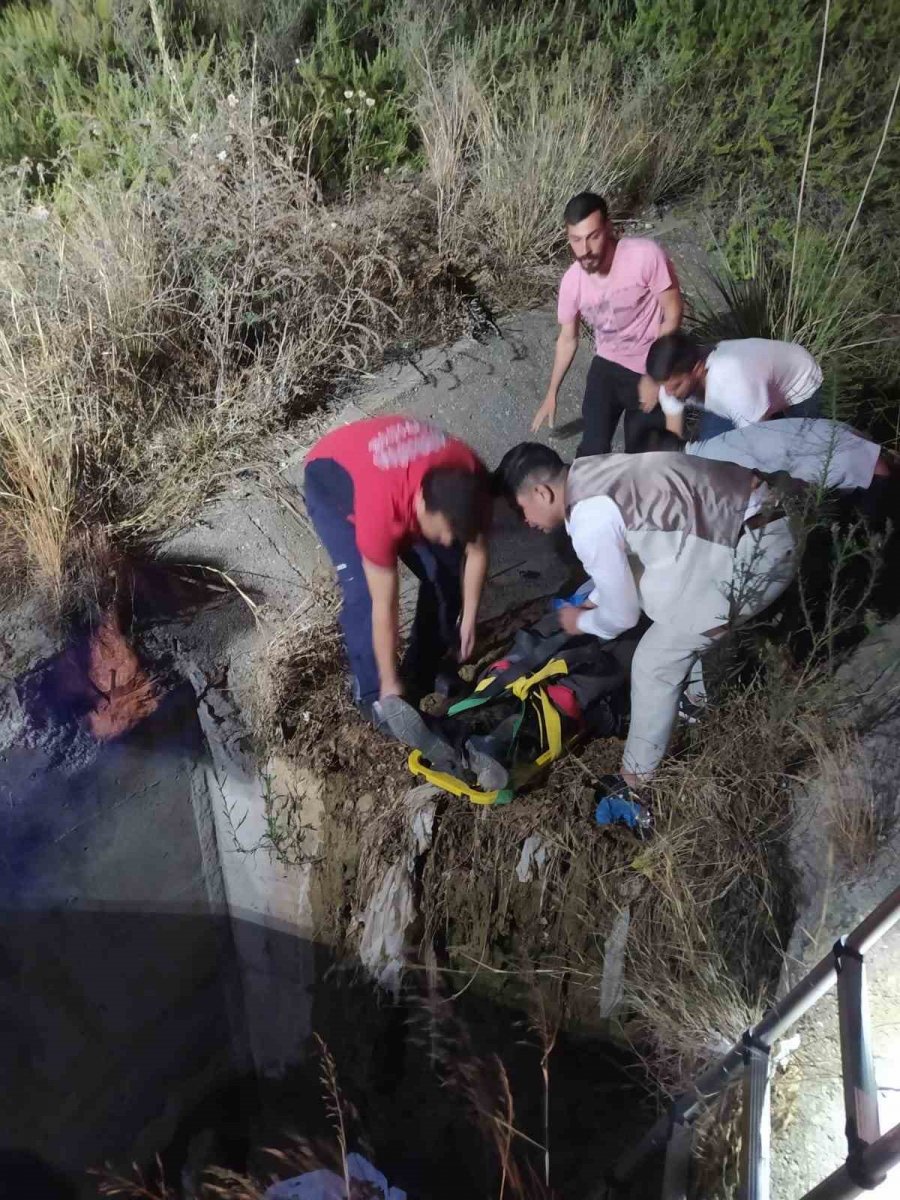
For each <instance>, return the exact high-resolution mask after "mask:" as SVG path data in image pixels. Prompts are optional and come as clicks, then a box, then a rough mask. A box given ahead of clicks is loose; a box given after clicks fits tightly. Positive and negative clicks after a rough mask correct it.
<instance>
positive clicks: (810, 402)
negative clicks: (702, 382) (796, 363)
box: [697, 388, 822, 442]
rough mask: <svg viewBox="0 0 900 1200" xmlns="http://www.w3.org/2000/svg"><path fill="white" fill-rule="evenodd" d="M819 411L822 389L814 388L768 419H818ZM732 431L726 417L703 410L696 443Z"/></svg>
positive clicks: (732, 426) (820, 408)
mask: <svg viewBox="0 0 900 1200" xmlns="http://www.w3.org/2000/svg"><path fill="white" fill-rule="evenodd" d="M821 411H822V389H821V388H816V390H815V391H814V392H813V394H812V395H811V396H807V397H806V399H805V400H802V401H801V402H800V403H799V404H792V405H791V406H790V407H789V408H786V409H784V410H783V411H782V412H780V413H776V415H775V416H774V417H770V418H769V419H770V420H772V421H777V420H779V419H780V418H781V417H792V418H795V419H802V418H804V417H818V416H820V414H821ZM732 429H734V423H733V422H732V421H729V419H728V418H727V417H720V416H719V414H718V413H714V412H710V411H709V410H708V409H705V408H704V410H703V414H702V416H701V417H700V424H699V426H698V427H697V441H698V442H705V441H708V440H709V439H710V438H714V437H718V436H719V434H720V433H728V432H729V431H730V430H732Z"/></svg>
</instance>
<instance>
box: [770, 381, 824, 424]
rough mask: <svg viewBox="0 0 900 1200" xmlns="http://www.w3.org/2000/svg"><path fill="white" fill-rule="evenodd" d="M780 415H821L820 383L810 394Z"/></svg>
mask: <svg viewBox="0 0 900 1200" xmlns="http://www.w3.org/2000/svg"><path fill="white" fill-rule="evenodd" d="M781 415H782V416H784V417H820V416H821V415H822V388H821V385H820V386H819V387H817V388H816V390H815V391H814V392H813V394H812V395H811V396H807V397H806V399H805V400H801V402H800V403H799V404H792V405H791V407H790V408H786V409H785V410H784V412H783V413H782V414H781ZM829 415H830V414H829Z"/></svg>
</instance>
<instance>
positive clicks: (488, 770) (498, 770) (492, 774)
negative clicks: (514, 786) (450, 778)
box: [466, 736, 509, 792]
mask: <svg viewBox="0 0 900 1200" xmlns="http://www.w3.org/2000/svg"><path fill="white" fill-rule="evenodd" d="M498 753H502V747H500V746H498V745H497V744H496V743H495V739H494V738H492V737H490V736H487V737H470V738H469V739H468V741H467V742H466V762H467V763H468V764H469V770H470V771H472V772H473V773H474V775H475V778H476V782H477V783H478V786H479V787H480V788H481V789H482V790H483V791H485V792H499V791H502V790H503V788H505V787H506V785H507V784H508V783H509V771H507V769H506V767H504V765H503V763H502V762H500V761H498V758H497V757H496V756H497V754H498Z"/></svg>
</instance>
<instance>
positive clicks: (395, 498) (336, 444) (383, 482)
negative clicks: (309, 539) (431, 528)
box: [306, 416, 486, 567]
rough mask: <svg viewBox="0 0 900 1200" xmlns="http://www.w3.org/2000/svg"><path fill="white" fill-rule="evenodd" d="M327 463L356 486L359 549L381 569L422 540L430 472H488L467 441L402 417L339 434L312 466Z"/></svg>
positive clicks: (319, 450)
mask: <svg viewBox="0 0 900 1200" xmlns="http://www.w3.org/2000/svg"><path fill="white" fill-rule="evenodd" d="M321 458H330V459H332V460H333V461H334V462H336V463H338V464H339V465H340V466H342V467H343V468H344V470H345V471H346V472H347V474H348V475H349V476H350V478H351V480H352V481H353V512H352V514H351V518H350V519H351V520H352V522H353V524H354V525H355V526H356V544H357V546H358V548H359V552H360V554H361V555H362V556H363V558H366V559H368V560H369V562H372V563H375V564H376V566H379V567H392V566H394V564H395V563H396V561H397V555H398V554H399V553H400V551H401V550H402V549H404V548H405V547H406V546H408V545H409V544H410V543H411V542H414V541H416V540H417V539H418V538H421V536H422V531H421V529H420V528H419V522H418V520H417V519H416V514H415V500H416V493H417V492H418V490H419V488H420V487H421V486H422V480H423V479H424V478H425V475H426V474H427V473H428V472H429V471H430V470H432V469H433V468H435V467H456V468H457V469H459V470H463V471H470V472H473V473H474V472H485V467H484V464H483V463H482V462H481V460H480V459H479V458H478V456H477V455H476V454H475V452H474V451H473V450H471V449H470V448H469V447H468V446H467V445H466V444H465V442H461V441H459V440H457V439H456V438H453V437H450V436H449V434H446V433H445V432H444V431H443V430H442V429H440V428H439V427H438V426H437V425H432V424H431V423H430V422H428V421H419V420H416V419H415V418H412V417H402V416H390V417H371V418H369V419H368V420H365V421H354V422H352V423H351V424H349V425H343V426H341V427H340V428H338V429H333V430H332V431H331V432H330V433H326V435H325V436H324V437H323V438H321V439H320V440H319V441H318V442H316V444H315V446H313V448H312V449H311V450H310V452H309V454H308V455H307V456H306V461H307V462H308V463H309V462H313V461H314V460H315V459H321ZM485 473H486V472H485Z"/></svg>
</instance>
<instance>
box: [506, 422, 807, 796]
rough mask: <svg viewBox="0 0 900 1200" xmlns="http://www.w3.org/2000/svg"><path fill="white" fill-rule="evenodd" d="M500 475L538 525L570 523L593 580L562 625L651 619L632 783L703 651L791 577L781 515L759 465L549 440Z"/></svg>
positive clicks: (639, 653)
mask: <svg viewBox="0 0 900 1200" xmlns="http://www.w3.org/2000/svg"><path fill="white" fill-rule="evenodd" d="M495 480H496V482H497V484H498V485H499V490H501V491H502V492H503V493H505V495H506V496H507V498H508V499H509V500H510V501H511V503H513V504H514V506H515V507H517V508H518V509H519V511H520V512H521V513H522V515H523V516H524V518H525V520H526V521H527V522H528V524H529V525H531V526H532V527H534V528H536V529H541V530H543V531H544V532H547V533H550V532H552V530H554V529H556V528H558V527H559V526H561V525H562V524H563V523H565V524H566V527H567V529H568V532H569V535H570V537H571V539H572V545H573V546H574V548H575V551H576V553H577V554H578V557H579V558H580V559H581V562H582V563H583V565H584V568H585V570H586V571H587V572H588V574H589V575H590V577H591V580H592V582H593V591H592V592H591V594H590V597H589V599H588V600H587V602H586V603H584V604H582V605H578V606H576V605H569V606H566V607H563V608H561V609H560V610H559V620H560V624H561V626H562V628H563V629H565V630H566V632H567V633H571V634H573V635H574V634H576V633H590V634H593V635H594V636H596V637H599V638H603V639H604V640H608V639H612V638H615V637H618V636H619V634H621V633H624V632H625V631H626V630H627V629H631V628H632V627H633V626H634V625H636V624H637V622H638V620H639V619H640V616H641V613H642V612H643V613H645V614H646V615H647V616H648V617H649V618H650V619H651V620H652V622H653V624H652V625H651V626H650V628H649V629H648V630H647V632H646V633H645V634H644V635H643V637H642V638H641V640H640V642H639V643H638V647H637V650H636V651H635V655H634V660H633V663H632V675H631V724H630V728H629V732H628V739H627V741H626V743H625V751H624V755H623V761H622V773H621V780H620V783H621V787H622V788H623V790H624V791H625V792H626V793H627V791H628V790H629V789H631V788H636V787H638V786H639V785H640V784H641V783H643V782H644V781H646V780H648V779H649V778H650V777H651V776H652V775H653V772H654V771H655V769H656V767H657V765H658V764H659V762H660V760H661V759H662V757H663V755H664V754H665V752H666V749H667V748H668V744H669V740H670V737H671V734H672V728H673V726H674V723H675V719H676V715H677V712H678V704H679V699H680V697H681V693H682V690H683V688H684V685H685V682H686V680H687V679H688V677H689V675H691V673H692V670H693V669H694V667H695V665H696V664H698V663H699V658H700V655H701V654H702V653H703V652H704V651H705V650H707V649H708V648H709V647H710V646H711V645H712V644H713V642H714V641H715V640H716V639H717V638H719V637H721V635H722V634H724V633H725V632H726V630H727V629H728V628H729V627H730V626H732V625H733V624H734V623H735V622H739V621H743V620H745V619H747V618H748V617H751V616H754V615H755V614H756V613H758V612H761V611H762V610H763V609H764V608H766V607H767V606H768V605H769V604H771V603H772V601H773V600H775V599H776V598H777V597H778V596H779V595H781V593H782V592H783V591H784V589H785V588H786V587H787V586H788V584H789V583H790V581H791V579H792V578H793V575H794V569H795V564H794V556H795V542H794V537H793V535H792V533H791V530H790V527H789V525H788V522H787V519H786V518H785V516H784V513H783V512H782V511H781V509H779V508H777V507H775V508H773V507H771V505H770V506H768V507H767V506H766V505H765V504H764V498H765V492H766V489H765V485H761V484H760V482H759V479H758V476H757V475H755V474H754V472H753V471H751V470H748V469H747V468H746V467H742V466H739V465H737V464H734V463H728V462H719V461H713V460H707V459H701V458H697V457H691V456H688V455H686V454H682V453H680V452H673V453H665V452H657V453H649V454H634V455H626V454H609V455H594V456H590V457H586V458H579V459H576V461H575V462H574V463H573V464H572V465H571V466H567V465H566V464H565V463H564V462H563V461H562V459H561V458H560V457H559V455H558V454H556V452H555V451H554V450H552V449H551V448H550V447H548V446H542V445H539V444H538V443H535V442H523V443H521V444H520V445H518V446H515V447H513V449H512V450H510V451H508V453H507V454H506V455H505V456H504V458H503V461H502V462H501V463H500V466H499V467H498V468H497V471H496V472H495Z"/></svg>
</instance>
